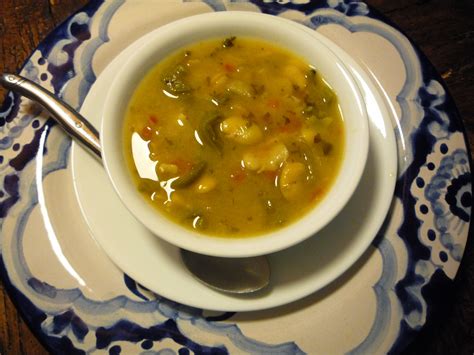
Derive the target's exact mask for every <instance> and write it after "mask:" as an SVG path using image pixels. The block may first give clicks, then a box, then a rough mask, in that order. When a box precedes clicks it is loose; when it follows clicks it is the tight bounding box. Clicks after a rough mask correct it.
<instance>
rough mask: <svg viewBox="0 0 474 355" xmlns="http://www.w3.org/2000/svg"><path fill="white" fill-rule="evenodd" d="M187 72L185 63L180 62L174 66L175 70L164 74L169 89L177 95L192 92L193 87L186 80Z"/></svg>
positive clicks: (164, 81)
mask: <svg viewBox="0 0 474 355" xmlns="http://www.w3.org/2000/svg"><path fill="white" fill-rule="evenodd" d="M186 73H187V70H186V67H185V66H184V65H183V64H178V65H177V66H176V67H174V68H173V70H170V71H169V72H167V73H166V74H164V76H163V78H162V81H163V83H164V84H165V85H166V88H167V89H168V91H170V92H171V93H172V94H175V95H179V94H185V93H188V92H190V91H191V87H190V86H189V85H187V84H186V82H185V81H184V77H185V76H186Z"/></svg>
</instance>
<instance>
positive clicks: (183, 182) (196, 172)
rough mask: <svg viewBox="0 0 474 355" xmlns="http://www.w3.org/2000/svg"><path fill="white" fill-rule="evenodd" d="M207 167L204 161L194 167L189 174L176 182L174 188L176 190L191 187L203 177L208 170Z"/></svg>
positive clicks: (180, 177)
mask: <svg viewBox="0 0 474 355" xmlns="http://www.w3.org/2000/svg"><path fill="white" fill-rule="evenodd" d="M206 165H207V164H206V162H204V161H201V162H199V163H197V164H195V165H193V167H192V168H191V170H190V171H189V172H188V173H187V174H185V175H182V176H179V177H178V178H177V179H176V180H174V181H173V183H172V186H173V187H175V188H183V187H186V186H189V185H191V184H192V183H193V182H194V181H196V180H197V179H198V178H199V177H200V176H201V175H202V173H203V172H204V170H206Z"/></svg>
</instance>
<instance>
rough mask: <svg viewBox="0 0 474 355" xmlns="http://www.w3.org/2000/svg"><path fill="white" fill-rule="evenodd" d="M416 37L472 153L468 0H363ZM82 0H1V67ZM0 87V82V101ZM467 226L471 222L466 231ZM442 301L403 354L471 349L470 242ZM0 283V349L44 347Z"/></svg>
mask: <svg viewBox="0 0 474 355" xmlns="http://www.w3.org/2000/svg"><path fill="white" fill-rule="evenodd" d="M366 2H367V3H368V4H369V5H372V6H373V7H374V8H376V9H377V10H378V11H380V12H381V13H382V14H384V15H385V16H386V17H387V18H388V19H390V20H391V21H392V22H393V23H394V24H396V25H397V26H398V27H399V28H401V29H402V30H403V31H404V32H405V33H406V34H407V35H408V36H409V37H410V38H412V39H413V40H414V42H415V43H416V44H418V46H419V47H420V48H421V50H422V51H423V52H424V53H425V54H426V55H427V56H428V58H429V59H430V61H431V62H432V63H433V64H434V66H435V67H436V68H437V70H438V72H439V73H441V75H442V77H443V78H444V80H445V82H446V84H447V86H448V88H449V91H450V92H451V94H452V96H453V97H454V100H455V102H456V104H457V107H458V109H459V112H460V114H461V117H462V118H463V120H464V124H465V127H466V130H467V133H468V137H469V140H470V150H471V154H473V153H474V145H473V143H474V1H473V0H400V1H393V0H367V1H366ZM85 3H87V0H49V1H48V0H0V72H4V71H9V72H16V71H17V70H18V69H19V68H20V67H21V65H22V63H23V62H24V61H25V59H26V58H27V57H28V55H29V54H30V53H31V52H32V51H33V49H34V48H36V47H37V45H38V43H39V42H40V41H41V40H42V39H43V38H44V37H45V36H46V35H47V34H48V33H49V32H50V31H51V30H52V29H53V28H55V27H56V26H57V25H59V24H60V23H61V22H62V21H63V20H64V19H66V18H67V17H68V16H69V15H70V14H72V13H73V12H74V11H76V10H77V9H79V8H80V7H81V6H83V5H84V4H85ZM4 95H5V91H4V90H3V89H0V102H2V101H3V98H4ZM472 229H473V228H471V230H472ZM444 303H445V304H446V307H445V308H444V309H443V310H442V312H441V313H440V314H438V315H437V316H436V319H435V320H434V321H433V322H432V324H430V326H429V327H425V328H424V329H423V330H422V331H421V332H420V334H419V335H418V336H417V338H416V340H415V341H414V342H413V343H412V344H411V345H410V346H409V347H408V348H407V349H406V351H405V352H406V353H407V354H473V353H474V241H473V239H472V238H470V240H469V241H468V245H467V248H466V251H465V254H464V258H463V261H462V263H461V267H460V269H459V272H458V275H457V276H456V279H455V281H454V283H453V287H452V294H451V296H450V297H449V298H447V299H446V300H444ZM46 353H47V352H46V351H45V350H44V348H43V347H42V345H41V344H40V343H39V342H38V340H37V339H36V338H35V337H34V336H33V335H32V333H31V332H30V330H29V329H28V326H26V324H25V323H24V322H23V320H22V319H21V317H20V316H19V314H18V313H17V311H16V309H15V307H14V306H13V304H12V302H11V300H10V298H9V296H8V295H7V294H6V292H5V290H4V288H3V285H2V283H1V282H0V354H5V355H10V354H14V355H16V354H46Z"/></svg>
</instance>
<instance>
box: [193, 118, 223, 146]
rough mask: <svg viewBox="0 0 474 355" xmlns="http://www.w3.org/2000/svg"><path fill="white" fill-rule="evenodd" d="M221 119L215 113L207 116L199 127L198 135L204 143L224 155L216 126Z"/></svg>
mask: <svg viewBox="0 0 474 355" xmlns="http://www.w3.org/2000/svg"><path fill="white" fill-rule="evenodd" d="M220 119H221V117H220V116H219V115H217V114H215V113H212V114H207V115H206V116H205V117H204V118H203V119H202V120H201V124H200V125H199V127H198V134H199V137H201V139H202V141H203V143H204V144H205V145H207V146H209V147H211V148H212V149H214V150H215V151H217V152H219V153H222V142H221V139H220V137H219V134H218V133H217V129H216V126H217V125H218V122H219V120H220Z"/></svg>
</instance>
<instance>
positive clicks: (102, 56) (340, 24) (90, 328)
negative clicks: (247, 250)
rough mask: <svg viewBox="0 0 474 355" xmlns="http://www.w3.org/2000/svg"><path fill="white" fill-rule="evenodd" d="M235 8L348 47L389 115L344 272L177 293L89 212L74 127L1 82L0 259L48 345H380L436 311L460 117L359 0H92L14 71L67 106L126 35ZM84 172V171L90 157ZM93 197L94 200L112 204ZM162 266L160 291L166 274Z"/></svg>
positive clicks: (464, 194) (459, 148) (451, 220)
mask: <svg viewBox="0 0 474 355" xmlns="http://www.w3.org/2000/svg"><path fill="white" fill-rule="evenodd" d="M232 10H244V11H262V12H266V13H270V14H273V15H275V16H282V17H286V18H290V19H292V20H294V21H297V22H300V23H302V24H304V25H306V26H308V27H310V28H311V29H313V30H315V31H318V32H319V33H321V34H323V35H324V36H326V37H327V38H328V39H330V40H332V41H334V42H336V43H337V44H338V45H339V46H340V47H341V48H343V49H345V50H346V51H347V52H348V53H350V54H351V55H352V57H353V58H355V60H356V62H357V65H359V66H360V67H361V68H362V70H363V73H362V72H361V75H363V76H366V77H367V78H370V82H371V83H375V85H376V86H377V87H378V90H379V92H380V93H382V94H383V96H384V98H385V101H386V103H387V107H388V109H389V111H390V116H391V117H392V121H391V124H389V125H388V124H386V123H383V124H382V126H380V127H378V129H379V131H380V130H381V129H382V128H384V129H386V130H387V132H386V133H387V135H391V134H394V135H395V137H396V144H397V149H398V177H397V181H396V187H395V193H394V195H393V198H392V205H391V208H390V211H389V215H388V216H387V218H386V219H385V223H384V225H383V227H382V229H380V230H379V232H378V234H377V237H376V239H375V241H374V243H373V245H372V247H371V248H370V249H369V250H368V251H367V253H366V254H364V256H363V257H362V258H361V259H360V260H359V261H358V262H357V263H356V264H355V265H354V266H353V267H352V268H351V269H349V271H348V272H346V273H345V274H344V275H343V276H342V277H341V278H339V279H338V280H337V281H336V282H334V283H332V284H330V285H329V286H327V287H325V288H324V289H322V290H320V291H318V292H316V293H313V294H311V295H309V296H307V297H305V298H303V299H302V300H299V301H296V302H293V303H290V304H287V305H286V306H280V307H277V308H271V309H267V310H261V311H252V312H239V313H233V312H226V313H223V312H215V311H213V312H211V311H205V310H202V309H199V308H194V307H190V306H185V305H182V304H180V303H176V302H174V301H171V300H169V299H165V298H163V297H162V296H157V295H156V294H153V293H152V292H150V291H148V290H147V289H145V288H144V287H142V286H141V285H140V284H138V283H137V282H135V281H134V280H133V279H132V278H130V277H129V276H128V275H126V274H124V273H123V272H122V271H121V269H119V268H118V267H117V266H115V264H114V263H113V262H112V260H110V259H109V258H108V256H107V254H106V253H105V252H104V251H103V249H102V248H101V246H100V244H99V243H101V244H102V241H101V240H100V239H99V238H98V237H97V236H98V234H97V230H95V228H96V227H97V226H96V225H92V224H90V223H88V222H89V220H88V219H90V216H94V212H93V211H92V210H90V209H88V208H85V207H84V204H83V201H81V198H82V197H81V196H82V195H81V194H80V193H79V189H78V188H77V186H78V180H77V178H78V175H77V171H78V170H77V169H76V168H75V166H76V160H75V159H76V154H75V155H74V160H73V159H72V158H71V141H70V139H69V138H67V137H66V136H65V135H64V134H63V132H62V131H61V129H59V128H58V127H56V126H55V124H54V123H53V122H52V121H51V120H47V115H46V114H45V113H43V112H42V111H41V110H40V109H39V108H38V107H37V106H35V105H33V104H31V102H29V101H28V100H27V99H24V98H19V97H16V96H14V95H13V94H9V95H8V97H7V100H6V101H5V103H4V105H3V108H2V111H1V112H0V126H1V133H0V134H1V137H0V148H1V149H2V152H1V153H0V154H1V157H0V169H1V170H2V179H1V181H0V211H1V218H2V220H1V226H2V227H1V228H2V233H1V239H0V241H1V242H0V248H1V249H0V250H1V260H0V261H1V263H0V266H1V268H0V270H1V272H2V277H3V281H4V283H5V285H6V287H7V289H8V291H9V292H10V294H11V295H12V298H13V299H14V301H15V302H16V304H17V306H18V308H19V310H20V311H21V313H22V314H23V316H24V318H25V319H26V320H27V322H28V324H29V325H30V327H31V328H32V329H33V331H34V332H35V334H36V335H37V336H38V337H39V338H40V340H42V342H43V343H44V344H45V345H46V346H47V347H48V348H49V349H51V350H52V351H55V352H63V353H73V352H74V351H76V352H79V351H84V352H97V353H100V352H102V353H106V352H107V353H111V354H118V353H120V352H122V353H140V352H144V353H145V352H147V351H159V352H160V353H179V354H187V353H190V352H197V353H201V352H216V353H226V352H231V353H265V352H266V353H291V354H292V353H325V354H327V353H330V354H336V353H346V352H352V353H386V352H388V351H397V350H400V349H401V348H402V347H403V346H404V345H405V344H406V343H407V342H409V341H410V340H411V338H412V336H413V335H414V334H416V331H418V330H420V329H421V328H422V327H423V326H424V325H425V323H426V322H427V319H428V318H429V315H430V314H432V313H433V312H435V311H436V304H435V302H434V300H433V296H434V295H435V294H439V293H442V292H446V289H447V288H448V286H449V285H450V284H451V282H452V279H453V278H454V276H455V274H456V272H457V269H458V267H459V263H460V261H461V258H462V254H463V251H464V246H465V244H466V239H467V236H468V229H469V221H470V218H471V217H470V216H471V205H470V202H471V198H472V189H471V176H470V167H469V158H468V154H467V150H466V149H467V148H466V142H465V138H464V135H463V127H462V123H461V121H460V119H459V117H458V114H457V111H456V108H455V107H454V104H453V101H452V99H451V98H450V97H449V96H448V95H447V94H446V91H445V88H444V86H443V83H442V82H441V79H440V78H439V76H438V75H437V74H436V73H435V71H434V70H433V67H432V66H431V65H430V64H429V63H428V62H427V61H426V59H425V58H424V57H423V55H422V54H421V53H420V52H419V51H418V50H417V49H416V48H414V46H413V45H412V43H411V42H410V41H409V40H408V39H407V38H406V37H405V36H404V35H403V34H401V33H400V32H399V31H398V30H396V29H394V28H393V27H391V26H389V25H387V24H386V23H385V22H384V21H383V19H381V18H379V16H378V15H377V14H375V13H373V12H372V10H371V9H370V8H368V7H367V6H366V5H365V4H364V3H362V2H358V1H337V0H327V1H311V2H310V1H309V0H294V1H271V0H264V1H258V2H257V1H249V2H246V1H218V0H215V1H211V0H209V1H202V2H200V1H180V0H174V1H159V0H146V1H145V0H143V1H140V0H137V1H133V2H131V1H130V2H124V1H91V2H90V3H89V5H87V6H86V7H85V8H84V9H82V10H80V11H79V12H77V13H76V14H75V15H73V16H72V17H71V18H70V19H69V20H67V21H66V22H65V23H64V24H62V25H61V26H59V27H58V28H57V29H56V30H55V31H54V32H53V33H52V34H51V35H50V36H48V37H47V38H46V40H45V41H43V42H42V44H41V45H40V46H39V47H38V49H37V50H36V51H35V52H34V53H33V54H32V55H31V57H30V59H29V60H28V61H27V63H26V64H25V66H24V68H23V70H22V72H21V74H22V75H24V76H26V77H28V78H30V79H31V80H34V81H36V82H38V83H40V84H41V85H42V86H44V87H46V88H47V89H49V90H51V91H54V92H55V93H56V94H57V95H59V96H60V97H62V98H63V99H64V100H66V101H67V102H69V103H70V104H71V105H72V106H74V107H76V108H78V109H79V108H81V106H82V105H83V103H84V100H85V98H86V96H87V95H88V93H89V91H90V90H91V87H92V85H93V84H94V82H96V79H97V78H98V76H99V74H100V75H101V77H100V79H99V80H98V81H97V84H98V83H99V82H100V80H103V79H102V78H103V77H104V76H102V74H101V73H103V72H104V73H105V72H106V71H107V70H110V69H109V68H108V66H109V64H110V63H111V62H112V61H113V59H114V58H117V57H119V55H120V53H121V52H122V51H123V50H124V49H125V48H127V47H128V46H129V45H130V44H131V43H133V42H134V41H135V40H136V39H138V38H140V37H142V36H143V35H145V34H147V33H149V32H150V31H152V30H153V29H155V28H157V27H158V26H160V25H163V24H165V23H168V22H170V21H173V20H175V19H179V18H181V17H185V16H190V15H193V14H197V13H202V12H206V11H232ZM106 68H107V69H106ZM362 81H363V82H364V80H362ZM365 82H366V81H365ZM96 87H97V86H95V87H94V88H93V89H92V90H97V89H96ZM90 97H91V96H89V97H88V101H89V102H90V101H91V99H90ZM368 105H369V103H368ZM86 108H87V107H84V109H86ZM89 109H90V106H89ZM382 121H383V120H382ZM382 121H380V122H382ZM373 122H376V120H374V121H373ZM384 122H385V121H384ZM382 130H383V129H382ZM388 130H390V132H389V131H388ZM380 147H381V150H383V145H381V146H380ZM382 170H383V169H382ZM377 171H379V172H380V171H381V170H380V169H379V170H377ZM382 173H383V171H382ZM82 174H83V175H86V176H87V174H89V176H90V177H92V179H90V180H91V181H93V178H94V177H95V176H96V174H97V170H94V169H91V170H90V172H87V171H86V173H84V171H83V172H82ZM97 178H98V180H99V176H98V174H97ZM81 181H82V180H81ZM79 184H80V183H79ZM76 190H77V191H76ZM76 192H78V193H77V194H76ZM97 199H98V200H99V199H100V196H97ZM100 202H101V203H102V205H101V204H100V203H99V201H98V203H97V206H103V207H101V208H100V213H104V214H107V213H109V211H108V210H107V204H103V201H100ZM80 204H81V205H80ZM90 205H91V206H92V207H93V206H94V203H91V204H90ZM81 208H82V209H83V210H82V211H81ZM104 210H105V211H104ZM81 212H83V213H81ZM98 212H99V211H98ZM98 212H97V213H98ZM110 213H112V212H110ZM84 216H85V217H84ZM104 230H105V231H107V229H106V228H105V229H104ZM109 237H110V235H109ZM171 254H172V253H171ZM125 259H126V258H125ZM114 261H115V260H114ZM124 269H125V268H124ZM305 276H307V275H305ZM136 278H137V279H138V277H136ZM160 280H162V283H163V284H164V285H165V286H163V287H164V289H163V292H161V293H162V294H166V295H167V293H166V291H167V290H170V289H171V288H170V287H169V286H167V285H168V284H171V285H172V282H173V275H170V274H169V273H161V274H160V276H159V277H158V278H157V283H160ZM305 280H306V279H305ZM310 284H311V283H310ZM301 296H302V294H300V295H299V296H298V297H294V298H293V300H296V299H298V298H299V297H301ZM168 297H170V298H173V299H175V300H176V299H177V300H181V301H182V302H184V303H187V304H192V305H202V304H200V303H196V302H194V301H192V300H193V298H194V297H196V294H195V292H194V291H193V289H192V288H191V287H182V289H180V295H168ZM189 300H191V302H190V301H189ZM198 301H199V300H198ZM199 302H200V301H199ZM283 303H284V302H283ZM276 304H278V302H277V303H275V305H276ZM204 306H205V305H204ZM270 306H272V304H270ZM206 308H213V307H206ZM256 308H266V306H265V307H256Z"/></svg>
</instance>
